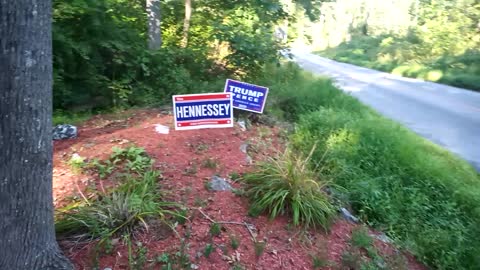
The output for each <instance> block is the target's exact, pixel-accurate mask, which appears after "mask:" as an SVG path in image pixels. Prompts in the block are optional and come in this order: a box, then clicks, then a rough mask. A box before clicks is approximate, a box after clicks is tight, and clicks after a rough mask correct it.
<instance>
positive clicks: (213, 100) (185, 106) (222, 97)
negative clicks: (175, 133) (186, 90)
mask: <svg viewBox="0 0 480 270" xmlns="http://www.w3.org/2000/svg"><path fill="white" fill-rule="evenodd" d="M172 99H173V110H174V111H173V112H174V118H175V130H188V129H201V128H225V127H233V106H232V95H231V94H229V93H212V94H194V95H175V96H173V97H172Z"/></svg>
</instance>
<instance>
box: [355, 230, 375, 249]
mask: <svg viewBox="0 0 480 270" xmlns="http://www.w3.org/2000/svg"><path fill="white" fill-rule="evenodd" d="M351 242H352V245H353V246H355V247H359V248H368V247H370V246H371V245H372V244H373V238H372V237H371V236H370V234H369V233H368V229H367V228H366V227H363V226H362V227H357V228H355V229H354V230H353V231H352V239H351Z"/></svg>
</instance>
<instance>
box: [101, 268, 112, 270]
mask: <svg viewBox="0 0 480 270" xmlns="http://www.w3.org/2000/svg"><path fill="white" fill-rule="evenodd" d="M103 270H112V268H110V267H107V268H104V269H103Z"/></svg>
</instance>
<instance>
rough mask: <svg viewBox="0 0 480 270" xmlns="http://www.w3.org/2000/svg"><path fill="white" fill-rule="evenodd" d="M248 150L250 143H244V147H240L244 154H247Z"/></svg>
mask: <svg viewBox="0 0 480 270" xmlns="http://www.w3.org/2000/svg"><path fill="white" fill-rule="evenodd" d="M247 149H248V143H243V144H242V145H240V151H242V153H245V154H246V153H247Z"/></svg>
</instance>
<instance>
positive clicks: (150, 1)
mask: <svg viewBox="0 0 480 270" xmlns="http://www.w3.org/2000/svg"><path fill="white" fill-rule="evenodd" d="M146 6H147V16H148V48H149V49H150V50H158V49H160V47H161V46H162V31H161V28H160V22H161V14H160V0H147V5H146Z"/></svg>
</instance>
